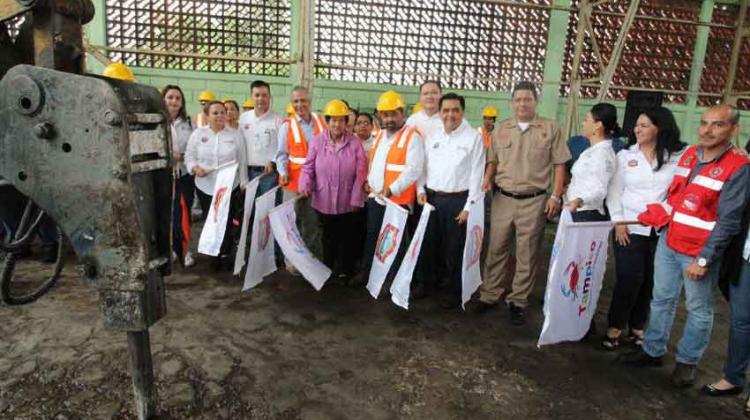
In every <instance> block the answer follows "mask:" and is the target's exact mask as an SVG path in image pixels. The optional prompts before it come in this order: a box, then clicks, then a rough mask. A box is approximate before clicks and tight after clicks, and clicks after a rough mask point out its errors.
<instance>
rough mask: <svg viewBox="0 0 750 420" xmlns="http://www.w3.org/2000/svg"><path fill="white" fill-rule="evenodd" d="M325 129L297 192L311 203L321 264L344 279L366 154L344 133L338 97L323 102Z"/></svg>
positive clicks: (344, 110)
mask: <svg viewBox="0 0 750 420" xmlns="http://www.w3.org/2000/svg"><path fill="white" fill-rule="evenodd" d="M323 116H324V117H325V119H326V123H328V129H326V130H324V131H323V132H322V133H320V134H319V135H317V136H315V137H313V139H312V141H311V142H310V145H309V149H308V152H307V160H306V162H305V165H304V166H303V167H302V175H301V177H300V182H299V192H300V194H301V195H302V196H303V197H310V198H311V199H312V203H311V204H312V208H313V209H315V211H316V212H317V213H318V217H319V218H320V222H321V225H322V226H323V262H324V263H325V264H326V265H327V266H328V267H329V268H331V270H337V271H334V273H335V274H340V275H343V276H345V277H349V278H350V277H351V276H353V275H354V274H355V273H354V270H355V258H356V252H355V250H356V248H357V247H358V246H360V245H361V244H357V243H355V241H354V239H356V236H355V235H353V234H352V232H354V231H355V230H356V229H357V228H356V226H355V224H356V221H357V218H356V214H357V213H356V212H357V211H358V210H359V209H361V208H362V207H363V205H364V199H365V191H364V182H365V177H366V176H367V157H366V156H365V150H364V149H363V148H362V142H360V141H359V140H358V139H357V138H356V137H354V135H353V134H351V133H350V132H348V131H347V122H348V118H349V107H347V106H346V104H345V103H344V102H343V101H341V100H340V99H334V100H332V101H330V102H328V104H326V106H325V108H324V109H323Z"/></svg>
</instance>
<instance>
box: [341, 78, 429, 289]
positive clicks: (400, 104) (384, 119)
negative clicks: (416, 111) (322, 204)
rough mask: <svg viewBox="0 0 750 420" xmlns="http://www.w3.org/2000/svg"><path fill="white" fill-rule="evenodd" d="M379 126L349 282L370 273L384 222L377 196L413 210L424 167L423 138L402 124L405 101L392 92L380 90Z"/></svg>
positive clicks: (362, 279)
mask: <svg viewBox="0 0 750 420" xmlns="http://www.w3.org/2000/svg"><path fill="white" fill-rule="evenodd" d="M376 110H377V112H378V116H379V119H380V121H381V123H382V127H381V128H382V129H381V130H380V133H378V135H377V137H376V138H375V144H374V145H373V147H372V150H371V151H370V169H369V173H368V175H367V182H366V183H365V190H366V191H367V193H368V194H369V199H368V200H367V203H366V207H367V235H366V239H365V247H364V252H363V255H362V270H361V271H360V273H359V275H357V277H355V278H353V279H352V280H351V281H350V283H349V284H350V285H352V286H356V285H361V284H364V283H365V282H366V280H367V277H368V276H369V274H370V267H371V266H372V258H373V255H375V245H376V243H377V241H378V233H379V232H380V226H381V224H382V223H383V216H384V215H385V206H384V205H382V204H380V203H378V201H377V200H376V199H375V198H376V197H377V196H382V197H386V198H389V199H390V200H392V201H394V202H395V203H397V204H400V205H401V206H403V207H405V208H409V209H412V208H413V207H414V204H415V202H416V199H417V180H418V179H419V177H420V176H421V175H422V171H423V168H424V140H423V138H422V136H421V134H420V133H419V131H418V130H416V129H415V128H413V127H408V126H406V125H405V124H404V122H405V119H406V118H405V114H406V103H405V102H404V98H402V97H401V95H399V94H398V93H396V92H394V91H388V92H385V93H383V94H382V95H381V96H380V99H378V104H377V107H376ZM407 245H408V241H405V240H404V241H401V248H400V249H399V257H397V259H396V262H395V263H394V264H393V265H392V267H391V269H392V271H394V272H395V270H398V267H399V265H400V264H399V263H398V261H400V259H401V255H402V254H403V250H404V249H406V246H407Z"/></svg>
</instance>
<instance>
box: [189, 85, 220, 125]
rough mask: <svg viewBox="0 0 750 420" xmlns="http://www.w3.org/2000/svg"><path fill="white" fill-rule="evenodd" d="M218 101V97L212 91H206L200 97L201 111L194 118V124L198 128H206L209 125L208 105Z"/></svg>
mask: <svg viewBox="0 0 750 420" xmlns="http://www.w3.org/2000/svg"><path fill="white" fill-rule="evenodd" d="M215 100H216V95H214V93H213V92H211V91H210V90H204V91H203V92H201V93H200V95H198V102H199V103H200V104H201V111H200V112H199V113H197V114H195V116H194V117H193V122H194V123H195V125H196V127H198V128H200V127H205V126H207V125H208V114H207V112H206V111H207V110H206V104H208V103H209V102H211V101H215Z"/></svg>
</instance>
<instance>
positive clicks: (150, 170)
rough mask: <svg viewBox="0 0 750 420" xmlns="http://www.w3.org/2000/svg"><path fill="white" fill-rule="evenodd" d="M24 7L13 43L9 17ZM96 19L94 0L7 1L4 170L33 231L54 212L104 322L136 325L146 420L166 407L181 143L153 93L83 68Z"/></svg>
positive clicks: (132, 345)
mask: <svg viewBox="0 0 750 420" xmlns="http://www.w3.org/2000/svg"><path fill="white" fill-rule="evenodd" d="M21 14H25V16H26V19H25V21H24V22H23V23H22V24H21V25H20V27H19V28H17V30H18V33H17V36H15V38H14V39H12V38H11V37H10V36H9V35H8V34H9V32H8V30H7V29H8V27H7V23H8V22H9V21H10V19H12V18H14V17H16V16H19V15H21ZM93 14H94V8H93V5H92V4H91V2H90V1H89V0H0V77H1V78H2V79H1V80H0V177H2V178H4V179H5V180H6V181H7V182H9V183H10V184H12V185H13V186H14V187H15V188H16V189H17V190H18V191H20V192H21V193H22V194H24V195H25V196H27V197H28V198H29V200H30V201H33V205H31V204H30V207H29V208H27V214H26V215H25V219H26V221H25V223H26V226H31V225H32V224H33V223H35V222H36V219H37V218H39V217H41V215H42V214H43V213H46V214H47V215H48V216H49V217H51V218H52V219H54V220H55V221H56V223H57V224H58V226H59V229H60V231H61V232H62V233H63V234H64V235H65V236H66V237H67V238H68V240H69V242H70V243H71V245H72V248H73V249H74V251H75V253H76V254H77V256H78V260H79V272H80V275H81V277H82V279H83V281H84V283H85V284H87V285H89V286H91V287H93V288H95V289H96V290H97V292H98V294H99V298H100V302H101V310H102V312H103V315H104V324H105V326H106V327H109V328H114V329H118V330H122V331H125V332H127V340H128V348H129V351H130V354H131V372H132V379H133V387H134V393H135V410H136V413H137V415H138V417H139V418H141V419H146V418H151V417H153V416H154V415H155V411H156V391H155V387H154V377H153V368H152V361H151V352H150V342H149V332H148V329H149V327H150V326H151V325H153V324H154V323H155V322H156V321H158V320H159V319H160V318H162V317H163V316H164V315H165V312H166V306H165V294H164V282H163V276H165V275H168V274H169V271H170V269H171V265H170V255H171V247H170V224H171V223H170V222H171V208H172V184H173V179H172V171H171V154H170V150H171V147H170V144H169V142H170V140H169V136H168V130H167V126H166V114H165V111H164V108H163V105H162V100H161V96H160V95H159V93H158V92H157V91H156V90H155V89H154V88H152V87H147V86H143V85H139V84H136V83H131V82H127V81H122V80H115V79H108V78H105V77H99V76H93V75H87V74H84V49H83V46H82V25H83V24H85V23H86V22H88V21H90V20H91V19H92V17H93ZM0 205H1V204H0ZM32 206H36V207H38V208H39V209H41V210H40V211H37V212H36V213H34V211H33V210H30V208H31V207H32ZM42 211H43V213H42ZM27 236H28V235H27ZM17 239H18V241H16V242H19V241H21V240H23V239H24V238H17ZM13 245H17V243H15V244H14V243H5V244H4V246H3V247H2V248H3V250H5V251H8V250H9V249H10V248H12V246H13ZM58 258H59V257H58ZM12 272H13V258H12V257H7V258H6V259H5V267H4V276H6V275H7V276H11V277H12ZM30 300H33V299H25V300H24V299H18V300H17V301H15V302H14V301H12V300H11V302H9V303H26V302H28V301H30Z"/></svg>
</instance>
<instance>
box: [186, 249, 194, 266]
mask: <svg viewBox="0 0 750 420" xmlns="http://www.w3.org/2000/svg"><path fill="white" fill-rule="evenodd" d="M194 265H195V260H194V259H193V253H192V252H190V251H188V252H187V253H185V267H192V266H194Z"/></svg>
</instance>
